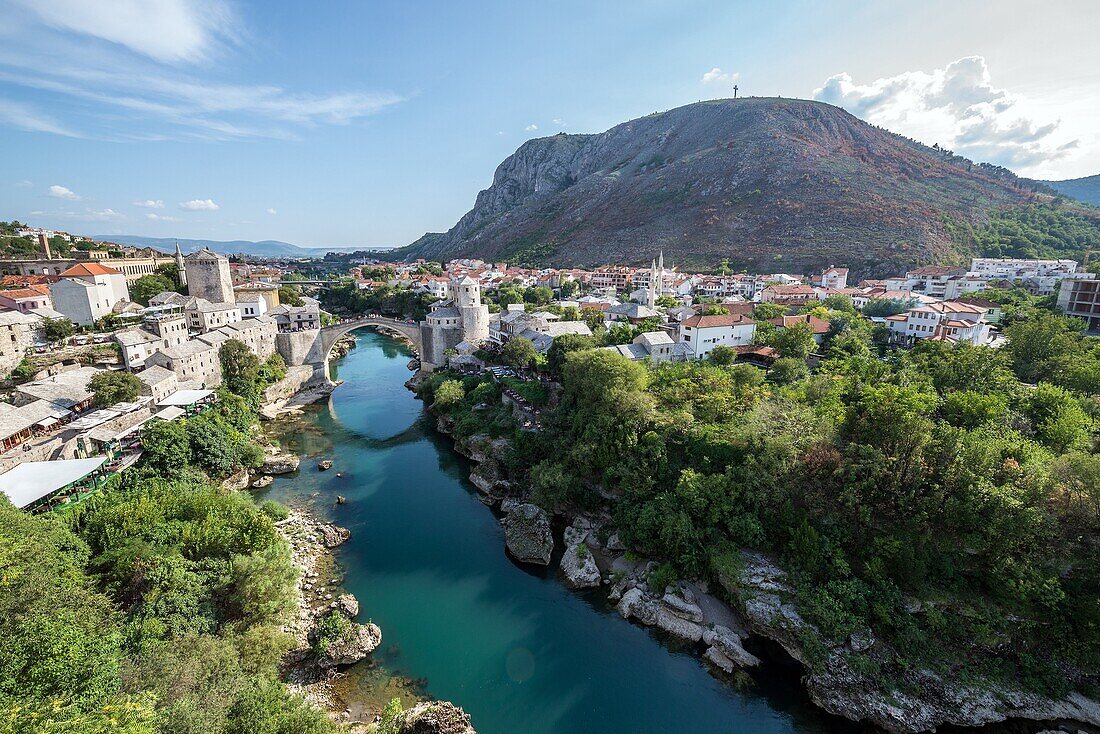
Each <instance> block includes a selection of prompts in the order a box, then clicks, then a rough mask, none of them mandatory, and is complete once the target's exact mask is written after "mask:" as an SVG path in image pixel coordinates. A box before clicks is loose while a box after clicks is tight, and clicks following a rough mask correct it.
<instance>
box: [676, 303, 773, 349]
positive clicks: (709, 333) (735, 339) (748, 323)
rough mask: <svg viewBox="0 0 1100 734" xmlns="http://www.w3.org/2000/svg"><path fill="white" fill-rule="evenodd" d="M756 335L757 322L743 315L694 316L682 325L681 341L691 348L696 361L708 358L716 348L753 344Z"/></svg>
mask: <svg viewBox="0 0 1100 734" xmlns="http://www.w3.org/2000/svg"><path fill="white" fill-rule="evenodd" d="M755 335H756V322H755V321H753V320H752V319H750V318H749V317H748V316H744V315H742V314H729V313H727V314H718V315H716V316H702V315H699V316H692V317H691V318H688V319H685V320H684V321H683V322H682V323H681V324H680V341H681V342H684V343H685V344H688V345H689V346H690V347H691V350H692V352H694V354H695V358H696V359H702V358H704V357H706V356H707V355H708V354H710V352H711V350H712V349H714V348H715V347H716V346H726V347H739V346H744V345H747V344H752V340H753V337H754V336H755Z"/></svg>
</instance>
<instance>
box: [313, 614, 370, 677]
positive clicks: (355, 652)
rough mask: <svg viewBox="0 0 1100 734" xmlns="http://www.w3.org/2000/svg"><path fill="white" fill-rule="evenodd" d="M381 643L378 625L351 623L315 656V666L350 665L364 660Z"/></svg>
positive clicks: (333, 666)
mask: <svg viewBox="0 0 1100 734" xmlns="http://www.w3.org/2000/svg"><path fill="white" fill-rule="evenodd" d="M381 643H382V630H381V629H379V627H378V625H376V624H373V623H369V624H356V623H354V622H352V623H351V624H349V625H348V627H347V629H345V630H344V632H343V633H342V634H341V635H340V636H339V637H337V638H336V639H335V640H331V641H329V643H328V644H327V645H326V646H325V649H324V650H323V651H322V652H319V653H318V654H317V664H318V665H320V666H321V667H322V668H335V667H336V666H337V665H352V664H354V663H357V662H359V661H360V660H362V659H364V658H365V657H367V656H368V655H370V654H371V653H372V652H374V650H375V648H377V647H378V646H379V645H380V644H381Z"/></svg>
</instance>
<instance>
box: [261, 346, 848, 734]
mask: <svg viewBox="0 0 1100 734" xmlns="http://www.w3.org/2000/svg"><path fill="white" fill-rule="evenodd" d="M357 337H358V338H357V347H356V349H354V350H353V351H352V352H351V353H350V354H349V355H348V356H347V357H346V358H344V359H343V360H342V361H341V362H340V363H339V364H336V365H334V369H335V370H337V371H338V376H339V378H340V379H342V380H343V381H344V384H343V385H341V386H340V387H339V388H338V389H337V390H336V391H335V393H334V394H333V395H332V396H331V398H330V399H329V400H327V401H325V402H324V403H322V404H320V405H318V406H314V407H313V408H311V409H310V410H309V411H307V413H306V415H305V417H304V418H303V419H301V420H297V421H292V422H289V423H286V424H284V425H282V426H281V428H280V429H279V430H280V431H281V436H280V438H281V440H283V442H284V443H285V444H286V445H287V446H288V448H289V449H290V450H293V451H296V452H297V453H299V454H300V455H301V456H302V457H303V462H302V468H301V471H300V472H299V473H298V474H296V475H292V476H289V477H285V478H280V479H279V480H277V481H276V483H275V484H274V485H272V487H271V488H270V489H269V490H268V492H267V494H266V496H267V497H270V498H272V499H276V500H280V501H282V502H285V503H288V504H294V505H299V506H305V507H309V508H310V509H311V510H312V511H313V512H315V513H316V514H318V515H320V516H322V517H325V518H327V519H332V520H334V521H335V522H337V523H338V524H340V525H343V526H345V527H348V528H349V529H350V530H351V533H352V536H351V540H350V541H349V542H348V543H347V544H345V545H344V546H343V547H342V548H341V549H340V551H339V558H338V560H339V561H340V563H341V564H342V565H343V567H344V569H345V574H346V576H345V579H344V585H345V586H346V587H347V589H348V590H349V591H351V592H352V593H354V594H355V595H356V596H357V597H358V598H359V600H360V602H361V604H362V612H361V615H360V616H361V618H363V619H364V620H365V619H366V618H370V619H372V620H373V621H374V622H376V623H377V624H378V625H380V626H381V628H382V633H383V642H382V646H381V647H380V648H379V650H377V651H376V652H375V659H374V661H372V662H371V663H367V664H360V665H359V666H355V667H354V668H352V669H351V670H350V671H349V674H348V676H347V678H346V679H344V680H343V681H341V684H340V685H341V687H340V690H341V693H342V695H343V696H344V697H345V698H346V699H347V701H348V703H349V706H350V707H351V708H352V709H353V711H359V710H362V709H363V707H364V706H366V707H367V709H368V710H369V709H371V708H373V707H376V706H378V705H379V703H380V702H383V701H384V700H385V699H387V698H389V697H390V696H391V695H397V693H398V692H400V693H404V694H406V698H407V694H408V692H409V691H410V690H415V691H416V692H418V693H420V694H422V695H427V696H431V697H433V698H439V699H445V700H449V701H452V702H454V703H455V704H457V705H459V706H462V707H463V708H464V709H465V710H466V711H467V712H468V713H469V714H470V715H471V717H472V718H473V722H474V726H475V727H476V728H477V730H478V732H479V734H562V733H568V734H589V733H590V734H645V733H648V732H653V733H655V734H656V733H670V732H714V733H719V732H723V733H724V732H762V733H766V732H856V731H863V730H864V729H863V727H860V726H858V725H855V724H851V723H849V722H846V721H843V720H840V719H837V718H833V717H829V716H826V715H824V714H823V713H821V712H820V711H818V710H817V709H815V708H814V707H813V706H812V705H811V704H810V702H809V700H808V698H807V697H806V696H805V694H804V693H803V692H802V691H801V689H800V688H799V686H798V676H797V671H795V670H789V669H788V670H785V669H783V668H782V667H781V664H780V663H774V662H773V663H769V665H768V666H767V668H766V670H765V672H763V673H761V674H758V675H757V678H756V679H749V678H747V677H746V678H745V679H744V680H742V681H740V683H739V684H738V685H735V684H733V683H731V682H728V681H723V680H719V679H718V678H715V677H714V676H712V675H711V674H710V673H709V672H708V671H707V670H706V669H705V668H704V666H703V665H702V664H701V662H700V660H699V659H698V658H697V657H696V655H695V654H694V653H693V651H691V650H684V649H678V648H676V647H675V646H674V645H671V644H670V643H669V642H668V641H667V640H665V639H663V638H661V637H659V636H658V635H655V634H654V633H653V632H651V631H649V630H647V629H645V628H642V627H640V626H637V625H635V624H632V623H628V622H625V621H624V620H622V619H621V618H620V617H619V615H618V614H617V613H616V611H615V610H614V608H613V607H612V606H611V605H610V604H608V602H607V601H606V598H605V596H606V595H605V594H604V593H603V592H602V591H597V592H595V593H592V594H587V595H586V594H580V593H576V592H572V591H570V590H568V589H567V588H566V587H565V586H564V585H563V584H561V583H560V582H559V581H558V580H557V578H556V577H555V572H554V565H551V567H550V568H548V569H532V568H529V567H520V566H518V565H517V564H515V563H514V562H512V561H511V560H510V559H509V557H508V556H507V555H506V554H505V552H504V542H503V534H502V531H501V528H500V525H499V523H498V520H497V518H496V517H495V516H494V514H493V512H492V511H491V510H490V509H489V508H487V507H485V506H484V505H483V504H482V503H481V502H480V501H478V499H477V494H476V492H475V491H474V489H473V487H472V486H471V485H470V484H469V482H468V481H467V480H466V476H467V475H468V473H469V468H470V467H469V465H468V464H467V462H466V461H465V460H464V459H463V457H461V456H459V455H458V454H457V453H455V452H454V451H453V449H452V448H451V443H450V440H449V439H448V438H447V437H445V436H440V435H438V434H436V433H435V431H434V430H433V429H432V421H431V420H430V419H429V418H428V417H427V416H426V414H425V411H424V407H423V404H422V403H421V402H420V401H418V400H416V399H415V397H414V396H413V394H412V393H411V392H409V391H408V390H407V389H406V388H405V387H404V382H405V381H406V380H407V379H408V378H409V377H410V373H409V371H408V369H407V366H406V365H407V362H408V361H409V353H408V351H407V350H406V349H405V348H404V347H403V346H401V345H399V344H398V343H397V342H395V341H393V340H392V339H389V338H388V337H384V336H381V335H378V334H375V333H373V332H369V331H360V332H357ZM319 458H331V459H333V461H334V462H335V468H334V469H333V470H332V471H329V472H323V473H322V472H319V471H318V470H317V469H316V466H315V464H316V461H317V459H319ZM337 472H340V473H342V474H343V476H342V477H337V476H336V474H337ZM337 494H342V495H345V496H346V497H347V504H346V505H342V506H334V499H335V496H336V495H337ZM555 562H556V559H555ZM397 681H402V682H403V685H398V684H397ZM409 686H411V688H409Z"/></svg>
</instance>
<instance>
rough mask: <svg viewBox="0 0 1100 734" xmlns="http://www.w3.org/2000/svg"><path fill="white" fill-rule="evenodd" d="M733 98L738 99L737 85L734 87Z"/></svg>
mask: <svg viewBox="0 0 1100 734" xmlns="http://www.w3.org/2000/svg"><path fill="white" fill-rule="evenodd" d="M733 98H734V99H737V85H736V84H734V85H733Z"/></svg>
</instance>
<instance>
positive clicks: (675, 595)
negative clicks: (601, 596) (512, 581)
mask: <svg viewBox="0 0 1100 734" xmlns="http://www.w3.org/2000/svg"><path fill="white" fill-rule="evenodd" d="M414 384H415V381H414ZM436 428H437V430H439V431H440V432H442V433H446V434H450V433H452V431H453V424H452V422H451V421H450V419H449V418H448V417H447V416H440V417H439V418H438V419H437V421H436ZM454 447H455V450H456V451H458V452H459V453H460V454H462V455H464V456H466V457H467V458H468V459H470V460H471V461H472V462H474V464H475V466H474V467H473V469H472V471H471V472H470V481H471V483H472V484H473V485H474V486H475V487H476V488H477V490H478V492H479V494H480V497H481V500H482V502H483V503H484V504H486V505H488V506H490V507H493V508H494V509H495V510H497V511H498V512H499V513H500V518H501V524H502V526H503V529H504V534H505V545H506V550H507V552H508V554H509V555H510V556H511V557H512V558H513V559H515V560H516V561H517V562H520V563H529V564H538V565H547V564H549V563H550V562H551V560H552V558H553V557H554V551H555V547H556V546H557V544H558V541H557V540H556V537H555V536H556V533H555V532H554V528H555V527H558V528H561V527H563V526H564V531H563V532H562V533H561V536H560V537H561V539H562V545H564V552H563V553H562V554H561V555H560V560H559V574H560V576H561V577H562V579H563V581H564V582H565V583H566V585H568V586H569V587H570V588H574V589H591V588H595V587H601V586H602V587H604V588H605V589H606V590H607V600H608V603H609V604H612V605H614V606H615V608H616V609H617V610H618V612H619V613H620V614H621V615H622V616H623V617H624V618H626V619H631V620H634V621H635V622H637V623H639V624H642V625H645V626H649V627H654V628H657V629H660V630H662V631H663V632H664V633H666V634H668V635H669V636H670V637H672V638H676V639H677V640H680V641H681V643H682V644H686V645H688V646H689V647H691V648H692V649H694V650H696V652H697V653H698V654H699V656H700V658H701V659H702V660H703V661H705V664H706V665H708V666H710V668H711V670H712V671H713V672H714V674H715V675H718V676H726V675H738V674H739V673H740V671H743V670H745V669H750V668H759V667H761V666H762V664H765V663H762V661H761V657H758V653H760V652H761V651H762V650H763V649H764V648H765V647H767V646H766V645H762V644H761V641H765V640H766V641H770V642H769V645H772V649H774V645H778V647H779V648H781V649H782V650H783V651H785V653H786V655H789V656H790V657H791V658H793V659H794V660H795V661H797V662H798V663H800V664H801V665H802V667H803V669H804V671H805V672H804V675H803V677H802V683H803V686H804V687H805V689H806V691H807V693H808V695H809V697H810V699H811V700H812V701H813V703H814V704H816V705H817V706H819V707H821V708H822V709H824V710H826V711H828V712H829V713H831V714H835V715H837V716H841V717H844V718H847V719H850V720H853V721H859V722H869V723H871V724H873V725H875V726H877V727H879V728H881V729H883V730H886V731H890V732H899V733H904V734H910V733H916V732H924V731H934V730H935V729H936V728H937V727H939V726H941V725H944V724H950V725H955V726H965V727H980V726H985V725H988V724H995V723H998V722H1004V721H1008V720H1017V721H1019V722H1021V725H1022V722H1023V721H1033V722H1042V723H1036V724H1032V725H1031V726H1030V728H1024V729H1021V731H1033V732H1034V731H1038V730H1039V728H1042V727H1043V726H1044V725H1045V726H1047V730H1049V731H1054V730H1057V726H1058V725H1059V724H1063V725H1065V726H1068V727H1069V728H1068V729H1065V730H1066V731H1078V730H1079V729H1080V727H1079V726H1078V724H1084V725H1090V726H1093V727H1100V704H1098V703H1097V702H1096V701H1094V700H1091V699H1089V698H1087V697H1085V696H1083V695H1081V694H1079V693H1074V694H1071V695H1069V696H1067V697H1065V698H1063V699H1051V698H1048V697H1044V696H1041V695H1038V694H1034V693H1030V692H1025V691H1022V690H1018V689H1014V688H1010V687H1005V686H1001V685H996V684H993V683H991V682H982V683H981V684H980V685H978V684H976V683H965V682H962V681H959V680H953V679H951V678H950V677H948V676H946V675H940V674H937V673H935V672H933V671H931V670H925V669H919V668H917V669H912V670H907V671H905V672H904V673H903V675H902V678H901V679H900V680H899V681H898V683H897V685H896V686H894V687H893V688H892V689H890V690H884V689H883V687H882V685H881V684H880V683H879V682H878V680H876V679H875V678H874V677H873V676H872V675H870V674H868V673H866V672H864V671H866V670H867V668H868V666H869V665H870V666H874V665H875V661H876V660H885V659H888V658H889V657H890V656H889V655H888V654H887V653H888V652H889V647H888V643H887V642H886V641H884V640H877V639H876V638H875V637H874V635H873V634H872V633H871V631H870V630H864V631H862V632H858V633H856V634H853V635H851V636H850V638H849V639H848V640H846V641H844V642H843V643H841V644H836V643H832V642H830V641H829V640H828V639H827V638H826V637H825V636H824V635H823V634H821V633H820V632H819V631H818V630H817V629H816V628H815V627H814V626H813V625H812V624H810V623H809V622H807V621H806V620H804V619H803V617H802V616H801V614H800V613H799V610H798V606H797V602H796V599H797V589H796V588H795V585H794V581H793V579H792V578H791V577H790V576H789V575H788V574H787V573H786V571H785V570H784V569H783V568H782V567H781V566H780V565H779V564H778V563H777V562H776V561H775V559H772V558H769V557H768V556H766V555H763V554H760V553H756V552H752V551H748V550H744V551H742V552H741V554H740V557H739V558H738V559H736V561H735V562H734V563H732V564H731V569H730V572H729V573H728V574H725V575H723V577H722V578H720V579H718V581H717V583H715V584H709V583H707V582H705V581H701V580H689V581H677V582H675V583H673V584H671V585H667V586H665V587H664V588H654V587H653V586H652V583H653V582H654V581H655V577H654V574H653V571H654V570H655V569H656V568H657V563H655V562H654V561H652V560H649V559H645V558H639V557H637V556H636V555H635V554H633V553H630V552H629V551H628V549H627V548H626V547H625V546H624V545H623V543H622V542H621V541H620V540H619V537H618V535H617V534H616V533H615V528H614V527H613V525H612V522H611V518H610V515H609V514H607V513H606V512H604V513H596V514H569V515H559V516H557V517H553V518H552V517H550V516H549V515H548V514H547V513H546V512H545V511H544V510H543V509H541V508H539V507H537V506H536V505H534V504H532V503H531V502H530V501H529V499H528V497H527V494H528V492H527V490H526V488H524V487H520V486H517V485H516V483H514V482H513V481H512V480H511V479H510V478H509V477H508V475H507V471H506V469H505V467H506V466H507V457H508V452H509V451H510V449H511V443H510V441H509V440H508V439H504V438H495V439H494V438H492V437H491V436H489V435H487V434H477V435H473V436H469V437H465V438H460V437H458V438H455V439H454ZM557 547H560V546H557Z"/></svg>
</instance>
